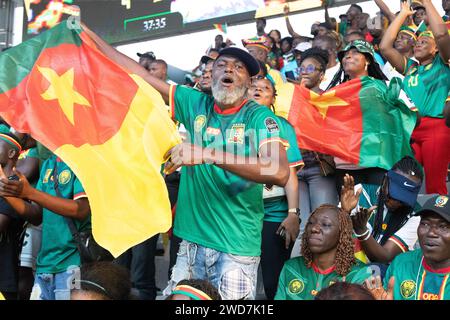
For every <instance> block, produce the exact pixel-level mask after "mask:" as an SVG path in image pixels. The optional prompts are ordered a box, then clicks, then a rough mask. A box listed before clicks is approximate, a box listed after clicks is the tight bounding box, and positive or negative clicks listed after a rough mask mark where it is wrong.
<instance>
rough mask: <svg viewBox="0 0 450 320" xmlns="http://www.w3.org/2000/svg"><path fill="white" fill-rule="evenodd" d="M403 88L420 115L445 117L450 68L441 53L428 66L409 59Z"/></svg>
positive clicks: (449, 84)
mask: <svg viewBox="0 0 450 320" xmlns="http://www.w3.org/2000/svg"><path fill="white" fill-rule="evenodd" d="M405 70H406V72H405V79H404V80H403V90H405V92H406V93H407V94H408V96H409V97H410V98H411V100H412V101H413V102H414V104H415V106H416V107H417V108H418V110H419V112H420V115H422V116H424V117H433V118H443V117H444V116H443V111H444V105H445V100H446V99H447V97H448V93H449V90H450V68H449V66H448V65H447V64H445V63H444V62H443V61H442V59H441V57H440V56H439V55H436V57H435V58H434V60H433V62H432V63H430V64H428V65H426V66H419V65H418V64H417V62H416V61H414V60H412V59H409V60H408V63H407V65H406V69H405Z"/></svg>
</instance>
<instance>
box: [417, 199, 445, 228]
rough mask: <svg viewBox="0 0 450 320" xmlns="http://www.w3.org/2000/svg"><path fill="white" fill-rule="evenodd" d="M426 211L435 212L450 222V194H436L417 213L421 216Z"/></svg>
mask: <svg viewBox="0 0 450 320" xmlns="http://www.w3.org/2000/svg"><path fill="white" fill-rule="evenodd" d="M426 212H434V213H436V214H438V215H440V216H441V217H442V218H444V219H445V220H446V221H447V222H450V196H449V195H446V196H441V195H436V196H433V197H432V198H430V199H428V200H427V201H426V202H425V204H424V205H423V207H422V209H421V210H420V211H418V212H417V213H416V215H417V216H420V215H422V214H424V213H426Z"/></svg>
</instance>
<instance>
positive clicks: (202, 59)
mask: <svg viewBox="0 0 450 320" xmlns="http://www.w3.org/2000/svg"><path fill="white" fill-rule="evenodd" d="M211 60H215V59H214V58H211V57H210V56H206V55H205V56H203V57H202V58H201V59H200V62H201V63H203V64H206V63H208V62H209V61H211Z"/></svg>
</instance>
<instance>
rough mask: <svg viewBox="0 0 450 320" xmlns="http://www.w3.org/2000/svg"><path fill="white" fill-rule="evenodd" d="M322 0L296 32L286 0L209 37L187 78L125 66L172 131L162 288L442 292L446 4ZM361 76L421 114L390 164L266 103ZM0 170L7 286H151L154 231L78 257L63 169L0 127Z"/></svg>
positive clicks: (42, 295)
mask: <svg viewBox="0 0 450 320" xmlns="http://www.w3.org/2000/svg"><path fill="white" fill-rule="evenodd" d="M323 2H324V10H325V18H324V22H317V23H314V24H313V25H312V27H311V34H310V35H300V34H298V33H296V32H295V30H294V29H293V28H292V26H291V23H290V18H289V14H290V11H289V7H288V6H286V7H285V10H284V14H285V20H286V26H287V29H288V31H289V36H286V37H282V35H281V33H280V31H278V30H271V31H270V32H267V30H266V20H265V19H263V18H259V19H257V20H256V35H255V37H253V38H250V39H242V45H243V46H244V47H245V49H246V50H242V49H239V48H237V47H236V46H235V44H234V43H232V41H230V40H228V39H226V41H224V38H223V37H222V36H217V37H216V38H215V46H214V47H212V48H209V49H208V52H207V53H206V54H205V55H203V56H202V57H201V59H200V61H199V64H198V66H196V68H195V69H194V70H192V73H191V76H189V77H187V78H186V83H183V84H175V83H174V82H172V81H170V80H169V79H168V75H167V63H166V62H165V61H164V60H162V59H157V57H156V56H155V55H154V54H153V53H152V52H146V53H138V56H139V62H138V64H139V66H138V65H137V63H135V62H130V61H129V60H127V61H128V62H125V63H128V64H129V65H124V67H125V68H129V69H132V68H141V69H142V68H144V69H145V70H146V74H145V76H144V80H146V81H147V82H148V83H150V84H151V85H152V86H153V87H154V88H155V89H156V90H157V91H159V93H160V94H161V95H162V97H163V99H164V100H165V102H166V104H167V106H168V110H169V112H170V115H171V117H172V118H173V120H174V121H175V122H176V123H177V125H178V129H179V132H180V134H181V135H182V136H183V137H184V142H183V143H182V144H180V145H178V146H176V147H175V148H174V149H172V150H171V151H170V158H169V161H168V162H167V163H166V165H165V168H164V173H163V174H164V178H165V181H166V185H167V188H168V191H169V197H170V202H171V205H172V208H173V220H174V224H173V225H174V227H173V230H172V229H171V230H169V232H168V234H169V236H170V265H169V270H168V274H169V279H170V280H169V283H168V285H167V287H166V288H161V289H164V290H163V291H162V295H164V296H166V297H167V299H168V300H177V299H191V300H217V299H225V300H227V299H233V300H243V299H255V298H257V290H256V288H257V281H258V279H259V278H258V268H261V271H262V272H261V274H262V278H261V279H260V280H261V281H262V282H263V287H264V293H265V298H266V299H269V300H272V299H283V300H284V299H292V300H308V299H309V300H311V299H317V300H324V299H380V300H387V299H395V300H442V299H445V300H448V299H450V281H448V278H449V275H450V201H449V191H448V189H447V184H446V183H447V180H448V169H449V163H450V96H449V95H450V68H449V62H450V35H449V30H450V28H449V26H450V0H442V9H443V11H444V12H445V15H444V16H440V15H439V13H438V9H437V8H435V6H434V5H433V3H432V1H431V0H422V1H413V2H412V4H411V3H409V2H407V1H405V2H401V4H400V6H401V10H400V11H399V12H396V13H393V12H391V11H390V10H389V7H388V6H387V5H386V4H385V3H384V2H383V0H375V1H374V2H375V3H376V4H377V5H378V7H379V8H380V13H379V14H378V15H377V16H376V17H374V18H371V17H370V16H369V15H368V14H366V13H364V12H363V10H362V8H361V7H360V6H358V5H357V4H353V5H351V6H350V8H349V9H348V11H347V12H346V13H345V14H341V15H340V16H339V21H338V20H337V19H335V18H332V17H330V16H329V14H328V1H323ZM86 31H87V32H88V33H89V35H90V36H91V37H92V39H93V41H95V43H96V44H97V46H98V47H99V48H100V50H102V49H105V48H108V49H112V48H111V47H109V45H108V44H106V43H105V42H104V41H103V40H102V39H101V38H99V37H98V36H97V35H95V33H94V32H92V31H90V30H89V29H86ZM199 56H200V55H199ZM364 77H371V78H373V79H376V80H377V81H380V83H382V85H383V86H385V87H386V88H388V86H387V83H388V82H389V81H390V80H391V79H393V78H400V79H401V83H402V89H403V93H402V95H403V99H404V100H405V101H407V103H408V105H411V106H413V107H414V108H415V109H417V123H416V126H415V128H414V130H413V132H412V136H411V149H412V151H413V152H412V154H413V155H414V157H410V156H406V157H404V158H401V159H397V162H396V163H395V165H394V166H393V167H392V168H391V169H390V170H385V169H383V168H378V167H373V168H366V167H359V166H357V165H356V164H353V163H348V162H347V161H345V160H343V159H340V158H337V157H334V156H332V155H327V154H323V153H320V152H317V151H315V150H306V149H303V148H299V147H298V143H297V140H296V139H297V138H296V133H295V129H294V128H293V126H292V125H291V124H290V123H289V122H288V121H287V120H286V119H285V118H283V112H282V111H283V108H286V107H287V106H283V105H280V103H277V100H278V101H280V100H281V99H280V96H279V92H282V88H283V86H284V85H285V84H286V83H293V84H296V85H302V86H305V87H306V88H308V89H309V90H311V91H312V92H314V93H316V94H322V93H323V92H325V91H327V90H330V89H332V88H334V87H336V86H338V85H340V84H342V83H345V82H347V81H350V80H352V79H355V78H364ZM386 90H387V89H386ZM250 129H252V130H253V132H257V133H256V134H254V135H251V134H247V130H250ZM199 137H200V138H199ZM199 139H200V140H199ZM230 146H231V148H229V147H230ZM234 147H236V148H234ZM225 150H226V151H225ZM230 150H231V151H230ZM236 150H237V151H236ZM255 150H256V152H255ZM374 152H375V151H374ZM373 156H374V157H376V156H380V155H377V154H373ZM0 165H1V171H0V196H1V198H0V294H1V296H2V297H4V298H5V299H11V300H14V299H37V300H59V299H93V300H108V299H112V300H114V299H142V300H147V299H148V300H152V299H156V297H157V295H158V288H157V287H156V281H155V274H156V272H155V269H156V267H155V256H156V255H157V243H158V237H159V235H155V236H154V237H152V238H150V239H148V240H146V241H144V242H143V243H141V244H139V245H136V246H135V247H133V248H130V249H129V250H128V251H127V252H125V253H124V254H122V255H121V256H119V257H118V258H116V259H114V261H108V262H106V261H102V262H93V263H90V264H84V263H83V261H82V260H81V258H80V254H79V249H78V244H77V242H76V241H75V240H74V233H73V232H72V230H71V227H70V225H71V224H72V225H75V228H76V229H77V230H78V231H79V232H81V231H83V230H88V229H90V227H91V220H90V207H89V200H88V197H87V195H86V194H85V193H84V189H83V186H82V184H81V182H80V181H79V180H78V179H77V177H76V176H75V174H74V173H73V171H72V170H71V169H70V168H69V167H68V166H67V165H66V164H65V163H64V162H63V161H62V160H61V159H59V158H58V157H57V156H56V155H54V154H52V153H51V152H50V151H48V150H47V149H46V148H45V147H44V146H42V145H41V144H40V143H39V142H36V141H34V139H33V138H32V137H31V136H29V135H26V134H22V133H20V132H16V131H15V130H14V129H13V128H10V127H9V126H8V124H6V123H3V124H1V125H0ZM268 167H270V169H272V170H271V171H270V172H271V173H270V174H265V173H264V171H265V169H267V168H268ZM422 184H424V185H425V188H422ZM423 189H425V191H422V192H423V193H424V194H429V196H428V197H429V199H428V200H427V201H426V202H425V203H424V204H423V205H420V204H419V203H418V196H419V194H420V192H421V190H423Z"/></svg>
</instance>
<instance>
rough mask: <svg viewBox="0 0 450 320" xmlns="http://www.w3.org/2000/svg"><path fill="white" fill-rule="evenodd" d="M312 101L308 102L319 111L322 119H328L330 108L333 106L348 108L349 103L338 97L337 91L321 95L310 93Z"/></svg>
mask: <svg viewBox="0 0 450 320" xmlns="http://www.w3.org/2000/svg"><path fill="white" fill-rule="evenodd" d="M310 96H311V100H308V102H309V103H311V104H312V105H313V106H314V107H316V108H317V110H319V113H320V114H321V115H322V118H323V119H325V118H326V117H327V112H328V108H329V107H331V106H348V105H349V104H348V102H347V101H345V100H342V99H341V98H339V97H336V90H332V91H328V92H325V93H324V94H322V95H320V94H317V93H315V92H313V91H310Z"/></svg>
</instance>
